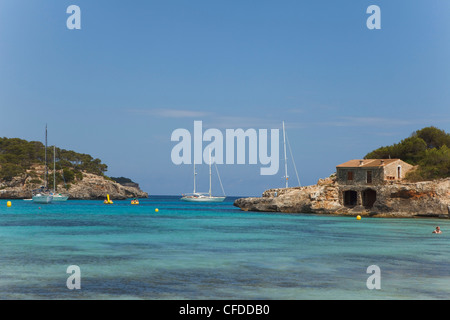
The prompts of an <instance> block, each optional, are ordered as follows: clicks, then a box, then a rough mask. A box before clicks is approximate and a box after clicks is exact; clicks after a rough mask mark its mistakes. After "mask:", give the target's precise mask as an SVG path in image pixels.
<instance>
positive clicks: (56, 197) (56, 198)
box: [53, 195, 69, 202]
mask: <svg viewBox="0 0 450 320" xmlns="http://www.w3.org/2000/svg"><path fill="white" fill-rule="evenodd" d="M67 199H69V197H68V196H61V195H54V196H53V202H64V201H67Z"/></svg>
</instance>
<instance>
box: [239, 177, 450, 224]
mask: <svg viewBox="0 0 450 320" xmlns="http://www.w3.org/2000/svg"><path fill="white" fill-rule="evenodd" d="M349 190H351V191H353V192H355V193H357V194H358V196H359V197H362V196H360V195H364V193H365V192H366V191H367V190H372V191H371V192H372V193H373V194H374V196H373V197H374V198H373V201H372V202H371V203H369V204H367V203H364V200H359V201H358V203H356V204H355V205H344V202H345V201H344V192H346V191H349ZM234 205H235V206H237V207H239V208H241V209H242V210H245V211H267V212H284V213H320V214H337V215H350V216H354V215H363V216H364V215H365V216H374V217H439V218H449V217H450V178H447V179H441V180H434V181H425V182H415V183H412V182H403V181H396V182H388V183H384V184H379V185H359V186H350V187H349V186H341V185H339V184H338V183H337V182H336V180H335V179H334V178H333V177H330V178H326V179H321V180H319V181H318V183H317V184H316V185H312V186H307V187H297V188H287V189H286V188H283V189H270V190H267V191H265V192H264V193H263V195H262V197H261V198H242V199H237V200H236V201H235V203H234Z"/></svg>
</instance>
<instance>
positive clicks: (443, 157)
mask: <svg viewBox="0 0 450 320" xmlns="http://www.w3.org/2000/svg"><path fill="white" fill-rule="evenodd" d="M364 158H365V159H387V158H398V159H402V160H403V161H405V162H408V163H409V164H412V165H417V166H418V167H417V169H416V170H413V171H411V172H409V173H408V174H407V176H406V178H407V179H408V180H411V181H425V180H434V179H440V178H447V177H450V134H448V133H446V132H445V131H444V130H441V129H438V128H436V127H426V128H423V129H421V130H418V131H415V132H413V133H412V134H411V136H410V137H408V138H406V139H403V140H402V141H401V142H399V143H396V144H393V145H391V146H386V147H381V148H378V149H376V150H374V151H372V152H370V153H368V154H367V155H366V156H365V157H364Z"/></svg>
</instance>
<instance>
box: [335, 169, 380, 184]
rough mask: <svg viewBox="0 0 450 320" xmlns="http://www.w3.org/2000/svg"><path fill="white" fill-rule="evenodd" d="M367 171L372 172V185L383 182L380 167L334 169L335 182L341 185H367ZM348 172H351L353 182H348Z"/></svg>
mask: <svg viewBox="0 0 450 320" xmlns="http://www.w3.org/2000/svg"><path fill="white" fill-rule="evenodd" d="M367 171H371V172H372V183H370V184H379V183H383V182H384V172H383V168H382V167H374V168H336V176H337V181H338V183H339V184H341V185H360V184H368V183H367ZM348 172H353V180H348Z"/></svg>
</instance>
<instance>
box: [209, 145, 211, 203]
mask: <svg viewBox="0 0 450 320" xmlns="http://www.w3.org/2000/svg"><path fill="white" fill-rule="evenodd" d="M209 197H210V198H211V149H209Z"/></svg>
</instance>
